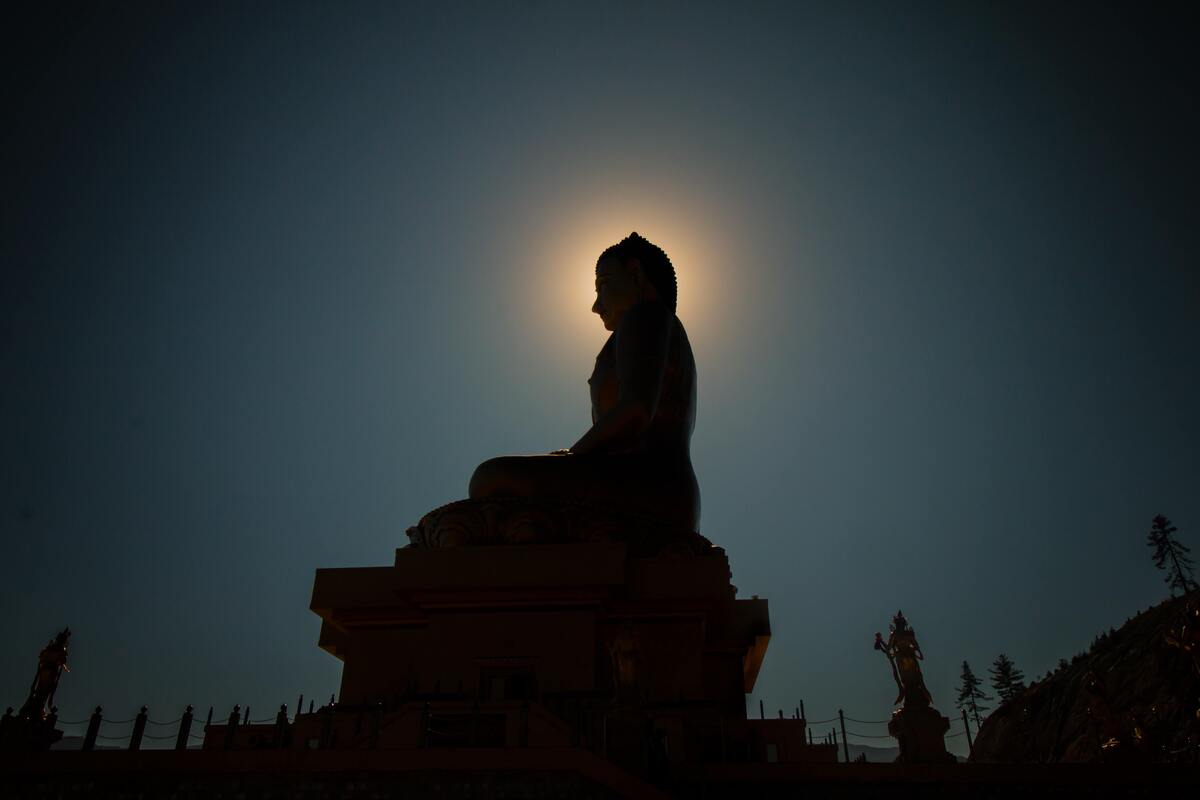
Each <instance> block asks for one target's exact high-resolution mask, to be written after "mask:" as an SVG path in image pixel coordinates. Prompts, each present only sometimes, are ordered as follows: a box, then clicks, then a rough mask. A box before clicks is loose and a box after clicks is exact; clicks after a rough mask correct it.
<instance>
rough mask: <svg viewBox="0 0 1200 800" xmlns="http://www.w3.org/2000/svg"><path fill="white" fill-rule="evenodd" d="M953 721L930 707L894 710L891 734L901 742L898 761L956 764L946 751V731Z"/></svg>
mask: <svg viewBox="0 0 1200 800" xmlns="http://www.w3.org/2000/svg"><path fill="white" fill-rule="evenodd" d="M948 730H950V720H949V719H947V718H946V717H943V716H942V715H941V714H940V713H939V712H938V710H937V709H935V708H931V707H929V706H924V707H919V706H918V707H914V708H901V709H900V710H898V711H895V712H893V713H892V719H891V721H890V722H888V733H890V734H891V735H892V736H895V737H896V739H897V741H899V742H900V755H899V756H898V757H897V758H896V761H898V762H901V763H905V764H942V763H954V761H955V758H954V756H952V755H950V754H949V753H947V752H946V741H945V738H944V737H945V735H946V731H948Z"/></svg>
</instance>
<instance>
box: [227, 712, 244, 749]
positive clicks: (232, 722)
mask: <svg viewBox="0 0 1200 800" xmlns="http://www.w3.org/2000/svg"><path fill="white" fill-rule="evenodd" d="M241 721H242V706H241V703H238V704H236V705H234V707H233V711H230V712H229V721H228V723H226V725H225V749H226V750H232V749H233V737H234V736H236V735H237V727H238V723H239V722H241Z"/></svg>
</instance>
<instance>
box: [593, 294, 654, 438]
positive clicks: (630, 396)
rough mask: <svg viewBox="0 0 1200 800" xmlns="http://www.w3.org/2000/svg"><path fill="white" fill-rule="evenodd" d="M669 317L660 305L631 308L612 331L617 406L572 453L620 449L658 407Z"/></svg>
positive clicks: (646, 422) (638, 432) (607, 412)
mask: <svg viewBox="0 0 1200 800" xmlns="http://www.w3.org/2000/svg"><path fill="white" fill-rule="evenodd" d="M671 320H672V315H671V314H670V312H669V311H667V309H666V308H665V307H664V306H662V305H661V304H659V303H646V304H643V305H640V306H635V307H634V308H632V309H630V310H629V312H628V313H626V315H625V319H623V320H622V321H621V325H620V328H619V329H618V330H617V333H616V341H615V346H616V361H617V382H618V384H619V386H620V392H619V395H618V397H617V402H616V404H615V405H614V406H613V407H612V408H610V409H609V410H608V411H606V412H605V413H604V414H602V415H600V417H599V418H598V419H597V420H596V421H595V422H594V423H593V424H592V427H591V428H589V429H588V431H587V433H585V434H584V435H583V436H582V437H581V438H580V439H579V441H578V442H576V443H575V444H574V445H572V447H571V452H572V453H574V454H576V455H587V454H589V453H597V452H604V451H606V450H619V449H620V448H621V447H623V446H628V445H630V444H633V443H634V442H636V441H637V437H639V436H640V435H641V434H642V433H643V432H644V431H645V430H646V428H647V427H649V425H650V421H651V420H653V419H654V412H655V411H656V410H657V408H658V395H659V392H660V391H661V390H662V382H663V375H664V374H665V372H666V367H667V352H668V345H669V341H670V333H671V327H670V323H671Z"/></svg>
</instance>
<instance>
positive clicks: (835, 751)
mask: <svg viewBox="0 0 1200 800" xmlns="http://www.w3.org/2000/svg"><path fill="white" fill-rule="evenodd" d="M829 733H830V734H831V735H832V736H833V752H834V758H835V759H836V758H837V746H838V740H837V728H834V729H833V730H831V731H830V732H829Z"/></svg>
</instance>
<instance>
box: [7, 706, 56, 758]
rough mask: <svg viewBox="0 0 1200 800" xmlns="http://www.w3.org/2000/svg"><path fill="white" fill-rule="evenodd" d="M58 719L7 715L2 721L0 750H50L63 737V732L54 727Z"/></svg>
mask: <svg viewBox="0 0 1200 800" xmlns="http://www.w3.org/2000/svg"><path fill="white" fill-rule="evenodd" d="M9 710H10V711H11V710H12V709H9ZM56 719H57V718H56V717H54V716H51V717H49V718H47V719H38V718H36V717H35V718H25V717H14V716H11V715H8V714H6V715H5V716H4V717H3V719H0V750H49V749H50V746H51V745H52V744H54V743H55V742H57V741H58V740H59V739H61V738H62V737H63V732H62V731H60V730H58V729H57V728H55V727H54V724H55V722H56Z"/></svg>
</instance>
